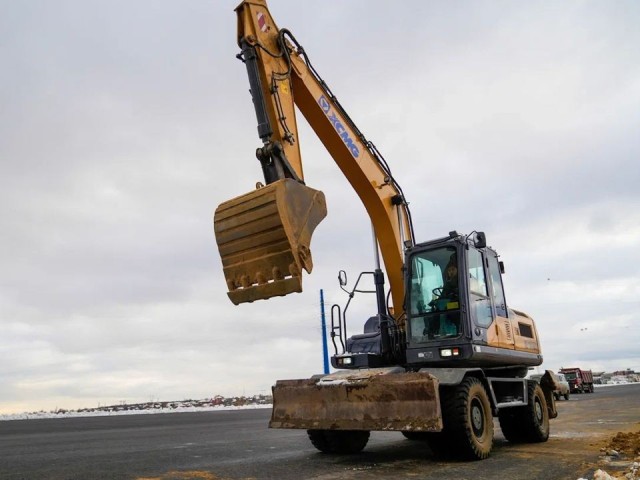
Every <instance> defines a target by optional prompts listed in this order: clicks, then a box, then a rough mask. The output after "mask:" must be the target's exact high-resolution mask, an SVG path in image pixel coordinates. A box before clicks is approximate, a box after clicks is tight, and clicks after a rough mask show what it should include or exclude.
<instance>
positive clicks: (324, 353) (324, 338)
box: [320, 289, 329, 375]
mask: <svg viewBox="0 0 640 480" xmlns="http://www.w3.org/2000/svg"><path fill="white" fill-rule="evenodd" d="M320 318H321V321H322V358H323V359H324V373H325V375H326V374H328V373H329V350H328V349H327V322H326V321H325V317H324V291H323V290H322V289H320Z"/></svg>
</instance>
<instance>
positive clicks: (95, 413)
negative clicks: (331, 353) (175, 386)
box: [0, 404, 271, 421]
mask: <svg viewBox="0 0 640 480" xmlns="http://www.w3.org/2000/svg"><path fill="white" fill-rule="evenodd" d="M256 408H271V404H265V405H242V406H223V405H216V406H207V407H194V406H178V407H176V408H153V409H142V410H138V409H131V410H113V411H105V410H84V411H65V412H30V413H10V414H0V421H5V420H35V419H41V418H75V417H110V416H114V415H146V414H156V413H192V412H212V411H221V410H252V409H256Z"/></svg>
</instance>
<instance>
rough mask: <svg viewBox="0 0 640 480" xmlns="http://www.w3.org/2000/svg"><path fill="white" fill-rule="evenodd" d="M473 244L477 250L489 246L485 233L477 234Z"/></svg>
mask: <svg viewBox="0 0 640 480" xmlns="http://www.w3.org/2000/svg"><path fill="white" fill-rule="evenodd" d="M473 244H474V246H475V247H476V248H484V247H486V246H487V237H486V236H485V234H484V232H476V239H475V241H474V242H473Z"/></svg>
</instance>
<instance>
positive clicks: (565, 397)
mask: <svg viewBox="0 0 640 480" xmlns="http://www.w3.org/2000/svg"><path fill="white" fill-rule="evenodd" d="M564 399H565V400H569V392H567V393H565V394H564Z"/></svg>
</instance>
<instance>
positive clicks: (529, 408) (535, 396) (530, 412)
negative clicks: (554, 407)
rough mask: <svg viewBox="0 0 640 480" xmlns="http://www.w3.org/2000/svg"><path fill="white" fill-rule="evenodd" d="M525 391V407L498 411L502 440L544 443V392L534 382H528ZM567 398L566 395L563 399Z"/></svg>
mask: <svg viewBox="0 0 640 480" xmlns="http://www.w3.org/2000/svg"><path fill="white" fill-rule="evenodd" d="M527 389H528V398H529V403H528V404H527V405H525V406H524V407H512V408H504V409H502V410H500V412H499V413H498V418H499V419H500V429H501V430H502V433H503V435H504V438H506V439H507V440H509V441H510V442H512V443H521V442H526V443H538V442H546V441H547V439H548V438H549V411H548V410H547V401H546V399H545V398H544V392H543V391H542V388H541V387H540V385H538V384H537V383H535V382H530V383H529V385H528V386H527ZM568 397H569V394H566V395H565V398H568Z"/></svg>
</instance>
